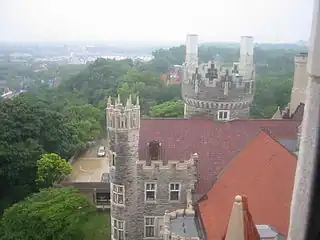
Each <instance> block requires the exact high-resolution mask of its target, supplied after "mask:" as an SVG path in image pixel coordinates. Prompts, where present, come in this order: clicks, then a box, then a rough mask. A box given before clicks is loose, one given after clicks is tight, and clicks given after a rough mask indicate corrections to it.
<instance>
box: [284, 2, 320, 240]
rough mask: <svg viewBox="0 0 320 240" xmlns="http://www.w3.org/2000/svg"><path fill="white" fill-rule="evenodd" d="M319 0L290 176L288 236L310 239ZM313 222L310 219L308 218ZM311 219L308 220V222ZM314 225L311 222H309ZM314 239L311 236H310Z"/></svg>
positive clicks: (318, 96)
mask: <svg viewBox="0 0 320 240" xmlns="http://www.w3.org/2000/svg"><path fill="white" fill-rule="evenodd" d="M319 66H320V1H319V0H315V1H314V7H313V19H312V27H311V34H310V41H309V51H308V62H307V74H308V81H307V88H306V100H305V107H304V115H303V121H302V127H301V139H300V152H299V158H298V162H297V169H296V175H295V180H294V187H293V194H292V201H291V208H290V224H289V232H288V238H287V239H288V240H300V239H311V238H310V237H311V236H306V231H307V226H308V220H310V218H309V217H310V216H309V215H310V212H311V209H310V203H311V200H312V196H313V194H312V184H313V177H314V174H315V169H317V168H318V166H317V165H318V164H317V161H318V159H317V148H318V146H319V145H318V144H319V136H318V131H319V121H320V115H319V113H320V105H319V102H320V68H319ZM312 223H313V222H312ZM312 223H311V224H312ZM313 228H315V224H314V225H313ZM313 239H314V238H313Z"/></svg>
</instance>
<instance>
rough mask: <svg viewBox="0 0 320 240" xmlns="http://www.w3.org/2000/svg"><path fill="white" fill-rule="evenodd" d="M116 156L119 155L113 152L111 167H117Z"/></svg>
mask: <svg viewBox="0 0 320 240" xmlns="http://www.w3.org/2000/svg"><path fill="white" fill-rule="evenodd" d="M116 156H117V154H116V153H115V152H111V167H115V166H116Z"/></svg>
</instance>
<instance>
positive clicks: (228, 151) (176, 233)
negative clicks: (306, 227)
mask: <svg viewBox="0 0 320 240" xmlns="http://www.w3.org/2000/svg"><path fill="white" fill-rule="evenodd" d="M197 54H198V49H197V36H196V35H188V36H187V43H186V57H185V63H184V65H183V77H182V83H181V85H182V97H183V100H184V102H185V119H140V105H139V98H137V99H134V101H133V99H131V97H129V98H128V99H127V100H126V102H125V103H122V102H121V99H120V98H119V97H118V99H116V100H115V102H114V104H113V103H112V102H111V99H110V98H109V100H108V103H107V108H106V122H107V139H108V150H109V154H108V158H109V159H110V166H109V168H110V179H109V180H110V195H111V207H110V209H111V228H112V239H116V240H123V239H137V240H138V239H156V240H157V239H159V240H160V239H163V240H169V239H171V240H179V239H188V240H198V239H204V235H205V233H204V231H207V230H204V227H203V222H202V220H201V217H200V216H199V215H198V214H199V212H201V211H199V209H198V204H197V203H198V202H199V201H201V200H203V199H205V198H206V194H207V192H208V191H209V190H210V189H211V187H212V186H213V184H215V182H216V181H217V179H218V176H219V174H220V172H221V171H222V170H223V169H224V168H225V167H226V166H227V165H228V164H229V163H230V161H231V160H232V159H233V158H234V157H235V156H237V154H239V153H240V152H241V151H242V149H244V148H245V146H246V145H247V144H248V142H249V141H251V140H252V139H253V138H255V136H256V135H257V134H258V133H259V132H260V131H261V130H263V131H266V132H268V133H270V134H271V135H272V136H273V138H274V139H275V140H276V141H277V143H275V144H276V145H279V146H281V145H282V147H280V148H283V149H284V150H281V151H289V152H294V151H296V150H297V149H296V148H295V147H292V142H294V145H296V141H297V132H298V127H299V125H300V122H301V121H296V120H291V119H287V120H270V119H269V120H268V119H266V120H261V119H259V120H254V119H248V114H249V105H250V103H251V102H252V100H253V96H254V89H255V85H254V84H255V69H254V64H253V38H252V37H242V38H241V44H240V60H239V63H234V64H233V65H232V66H231V67H228V66H223V65H222V64H221V63H219V62H218V61H214V60H212V61H210V62H209V63H208V64H204V63H200V64H198V56H197ZM302 81H303V80H302ZM298 101H299V100H298ZM212 120H214V121H212ZM264 139H265V137H264ZM265 141H266V142H268V141H273V140H272V139H271V138H269V139H267V140H265ZM279 143H281V144H279ZM293 148H294V149H293ZM280 185H281V184H280Z"/></svg>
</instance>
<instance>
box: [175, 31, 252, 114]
mask: <svg viewBox="0 0 320 240" xmlns="http://www.w3.org/2000/svg"><path fill="white" fill-rule="evenodd" d="M190 38H191V39H193V41H190ZM188 40H189V41H188ZM196 40H197V38H196V37H194V36H187V44H186V56H185V63H184V65H183V76H182V81H181V87H182V98H183V100H184V102H185V105H186V106H185V116H186V117H192V116H197V117H198V116H199V115H200V116H205V115H206V116H209V117H210V118H215V119H217V120H226V118H227V119H229V117H224V118H223V119H221V116H222V115H221V113H219V112H218V111H219V110H224V111H226V110H230V112H229V113H227V115H228V116H229V115H230V116H233V119H234V118H243V117H245V116H247V115H248V112H249V105H250V104H251V102H252V101H253V97H254V92H255V78H256V74H255V67H254V63H253V38H252V37H248V36H245V37H241V41H240V56H239V62H234V63H232V65H230V66H225V65H223V64H222V63H221V62H219V61H218V60H212V61H209V62H208V63H201V64H198V60H195V57H197V55H196V54H194V52H195V51H197V41H196ZM192 44H193V45H192ZM189 48H190V49H192V51H191V50H189ZM191 52H192V53H193V54H191ZM219 115H220V117H219ZM227 115H225V116H227Z"/></svg>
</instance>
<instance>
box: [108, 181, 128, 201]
mask: <svg viewBox="0 0 320 240" xmlns="http://www.w3.org/2000/svg"><path fill="white" fill-rule="evenodd" d="M119 187H120V188H121V187H122V192H119V191H118V188H119ZM115 189H117V190H115ZM111 194H112V195H111V203H112V204H114V205H117V206H124V205H125V187H124V185H120V184H114V183H111ZM119 195H122V198H123V203H119ZM114 196H116V197H115V199H116V201H114Z"/></svg>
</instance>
